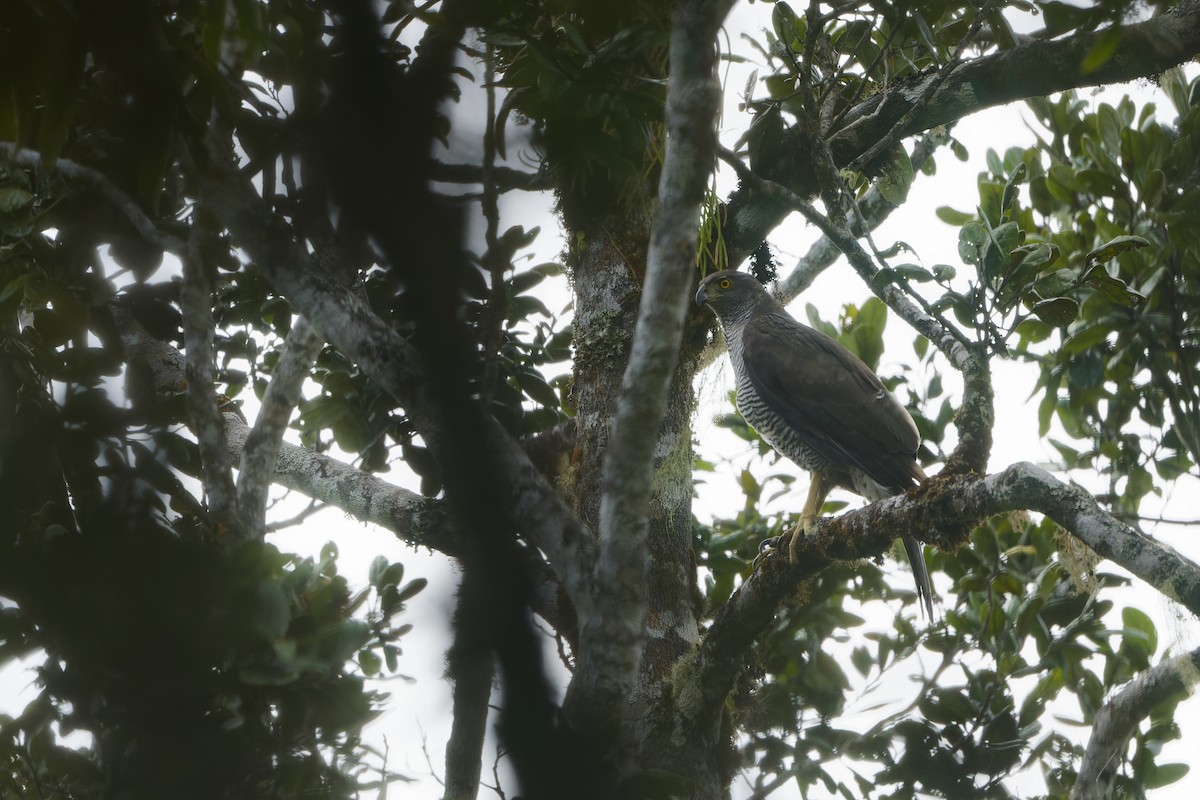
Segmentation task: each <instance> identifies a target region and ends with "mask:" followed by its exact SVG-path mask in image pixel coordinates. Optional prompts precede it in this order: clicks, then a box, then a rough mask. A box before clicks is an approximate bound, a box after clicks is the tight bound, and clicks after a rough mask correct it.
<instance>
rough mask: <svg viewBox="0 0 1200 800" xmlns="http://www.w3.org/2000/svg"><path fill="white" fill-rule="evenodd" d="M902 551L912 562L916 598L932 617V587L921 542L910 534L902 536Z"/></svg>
mask: <svg viewBox="0 0 1200 800" xmlns="http://www.w3.org/2000/svg"><path fill="white" fill-rule="evenodd" d="M902 539H903V541H904V552H905V553H908V561H909V563H910V564H912V571H913V580H915V581H916V583H917V599H918V600H921V601H922V602H924V604H925V613H926V614H927V615H928V618H929V619H931V620H932V619H933V589H932V588H931V587H930V585H929V569H928V568H927V567H926V566H925V554H924V552H922V550H921V543H920V542H918V541H917V540H916V539H914V538H912V537H911V536H904V537H902Z"/></svg>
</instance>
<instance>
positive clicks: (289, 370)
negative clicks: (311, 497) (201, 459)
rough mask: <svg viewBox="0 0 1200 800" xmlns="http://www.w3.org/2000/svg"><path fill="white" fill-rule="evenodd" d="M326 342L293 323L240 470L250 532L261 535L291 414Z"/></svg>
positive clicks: (307, 327)
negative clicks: (281, 446) (274, 475)
mask: <svg viewBox="0 0 1200 800" xmlns="http://www.w3.org/2000/svg"><path fill="white" fill-rule="evenodd" d="M322 344H323V340H322V339H321V337H320V336H319V335H318V334H317V332H316V331H314V330H313V328H312V326H311V325H310V324H309V323H308V320H306V319H305V318H304V317H297V318H296V319H295V320H294V321H293V322H292V329H291V330H290V331H289V332H288V335H287V340H286V341H285V342H284V345H283V349H282V351H281V352H280V353H279V359H278V360H277V361H276V362H275V369H274V370H273V371H272V372H271V381H270V383H268V384H267V389H266V391H265V392H263V397H262V405H261V406H260V408H259V412H258V417H257V418H256V419H255V420H254V428H253V430H251V431H250V433H249V435H248V436H247V437H246V444H245V446H244V447H243V449H242V457H241V461H240V464H241V467H240V469H239V470H238V481H237V492H238V506H239V508H240V509H241V512H242V518H243V519H244V520H245V521H246V522H247V524H249V525H250V527H251V531H253V532H256V533H257V534H261V532H262V530H263V526H264V525H265V523H266V511H267V490H268V489H269V488H270V485H271V481H272V474H273V473H274V472H275V464H276V461H277V460H278V455H279V447H280V444H281V443H282V442H283V434H284V431H286V430H287V425H288V421H289V420H290V419H291V416H292V410H293V409H295V407H296V403H298V402H299V401H300V390H301V388H302V387H303V385H304V380H305V378H307V377H308V375H309V369H310V368H311V367H312V363H313V361H314V360H315V359H316V357H317V353H319V352H320V350H321V345H322Z"/></svg>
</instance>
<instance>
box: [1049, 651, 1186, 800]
mask: <svg viewBox="0 0 1200 800" xmlns="http://www.w3.org/2000/svg"><path fill="white" fill-rule="evenodd" d="M1197 681H1200V649H1196V650H1193V651H1192V652H1190V653H1184V654H1183V655H1180V656H1176V657H1175V658H1172V659H1171V660H1169V661H1163V662H1161V663H1159V664H1156V665H1155V666H1154V667H1153V668H1152V669H1149V670H1147V671H1146V672H1143V673H1142V674H1141V675H1139V676H1137V677H1136V678H1134V679H1133V680H1131V681H1130V682H1129V683H1128V684H1126V685H1125V687H1124V688H1123V689H1121V691H1119V692H1117V693H1116V694H1115V695H1113V696H1112V698H1110V699H1109V701H1108V702H1107V703H1105V704H1104V707H1103V708H1101V709H1100V710H1099V711H1098V712H1097V713H1096V720H1095V723H1094V724H1093V725H1092V735H1091V738H1090V739H1088V746H1087V751H1086V752H1084V754H1083V761H1082V762H1081V763H1080V765H1079V777H1078V778H1077V779H1076V781H1075V786H1074V787H1072V789H1071V800H1092V799H1093V798H1098V797H1109V796H1110V794H1111V792H1112V781H1113V778H1114V777H1115V776H1116V767H1117V766H1118V765H1120V764H1121V762H1122V760H1123V756H1124V753H1125V747H1126V746H1127V745H1128V744H1129V738H1130V737H1131V736H1133V732H1134V730H1136V729H1137V726H1138V723H1139V722H1141V721H1142V720H1143V719H1145V718H1146V717H1147V716H1149V714H1150V712H1151V711H1153V710H1154V707H1155V706H1157V705H1159V704H1160V703H1163V702H1166V701H1168V700H1171V699H1172V698H1179V697H1183V696H1186V695H1190V694H1192V692H1194V691H1195V689H1196V682H1197Z"/></svg>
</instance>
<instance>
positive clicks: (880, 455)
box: [696, 270, 933, 617]
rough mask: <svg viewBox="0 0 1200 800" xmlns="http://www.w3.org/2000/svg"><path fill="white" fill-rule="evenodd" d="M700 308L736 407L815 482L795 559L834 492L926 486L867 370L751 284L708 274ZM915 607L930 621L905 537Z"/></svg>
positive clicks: (900, 425) (906, 427)
mask: <svg viewBox="0 0 1200 800" xmlns="http://www.w3.org/2000/svg"><path fill="white" fill-rule="evenodd" d="M696 303H697V305H708V306H709V307H710V308H711V309H712V310H713V311H714V312H715V313H716V315H717V319H718V320H720V322H721V328H722V329H723V330H724V332H725V344H726V346H727V347H728V348H729V360H730V362H731V363H732V364H733V374H734V377H735V378H736V380H737V405H738V410H739V411H741V413H742V416H743V417H744V418H745V420H746V422H747V423H749V424H750V426H751V427H753V428H754V430H756V431H758V433H759V435H760V436H762V438H763V439H765V440H766V441H767V443H768V444H770V445H771V446H772V447H774V448H775V449H776V450H778V451H779V452H780V453H782V454H783V455H785V456H787V457H788V458H790V459H791V460H792V461H794V462H796V464H798V465H799V466H801V467H803V468H804V469H806V470H809V471H811V472H812V483H811V484H809V490H808V499H807V501H806V502H805V504H804V510H803V511H802V512H801V513H800V521H799V523H798V524H797V525H796V527H795V528H793V530H792V533H791V547H790V549H789V553H790V554H791V555H792V556H793V557H794V554H795V550H796V546H797V543H798V542H799V536H800V531H808V530H809V529H811V527H812V525H813V524H814V523H815V522H816V521H817V519H818V518H819V516H820V514H821V507H822V506H823V505H824V504H825V497H826V495H828V494H829V491H830V490H831V489H833V488H834V487H835V486H840V487H843V488H846V489H850V490H852V491H854V492H857V493H858V494H860V495H862V496H864V497H865V498H867V500H868V501H870V502H875V501H876V500H881V499H883V498H885V497H889V496H891V495H895V494H900V493H901V492H903V491H905V490H906V489H908V488H910V487H912V486H914V485H916V484H917V483H919V482H921V481H923V480H924V479H925V472H924V471H923V470H922V469H921V466H920V464H918V463H917V448H918V447H919V446H920V444H921V436H920V434H919V433H918V432H917V426H916V425H915V424H914V423H913V420H912V417H910V416H909V414H908V412H907V411H906V410H905V409H904V406H902V405H900V403H899V402H898V401H897V400H896V398H895V397H893V396H892V394H891V393H890V392H888V390H887V389H886V388H884V385H883V384H882V383H881V382H880V380H879V378H878V377H877V376H876V375H875V373H874V372H872V371H871V369H870V367H868V366H867V365H866V364H864V363H863V362H862V360H861V359H859V358H858V356H856V355H854V354H853V353H851V352H850V351H849V350H847V349H846V348H845V347H843V346H842V345H840V344H838V343H837V342H836V341H835V340H833V339H831V338H830V337H828V336H826V335H825V334H823V333H821V332H820V331H817V330H814V329H812V328H810V327H808V326H807V325H802V324H801V323H799V322H797V321H796V320H795V319H794V318H793V317H792V316H791V315H790V314H788V312H787V311H786V310H785V309H784V308H783V306H782V305H780V304H779V302H778V301H776V300H775V298H773V297H771V295H770V294H769V293H768V292H767V291H766V290H765V289H764V288H763V287H762V285H761V284H760V283H759V282H758V281H757V280H755V279H754V278H753V277H752V276H750V275H747V274H745V273H742V272H736V271H734V270H722V271H720V272H714V273H712V274H711V275H709V276H708V277H706V278H705V279H704V280H703V281H701V283H700V288H699V290H698V291H697V292H696ZM903 541H904V549H905V552H907V553H908V558H909V561H910V562H911V563H912V569H913V576H914V578H915V579H916V583H917V597H918V598H919V599H920V600H921V601H922V602H923V603H924V605H925V610H926V612H927V613H928V614H929V615H930V616H931V617H932V615H933V595H932V593H931V591H930V586H929V572H928V570H927V569H926V568H925V559H924V557H923V555H922V553H921V545H920V543H918V542H917V541H916V540H915V539H913V538H912V537H909V536H905V537H903Z"/></svg>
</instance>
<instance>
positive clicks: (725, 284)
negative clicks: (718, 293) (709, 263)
mask: <svg viewBox="0 0 1200 800" xmlns="http://www.w3.org/2000/svg"><path fill="white" fill-rule="evenodd" d="M732 285H733V282H732V281H730V280H729V278H722V279H721V282H720V283H718V284H717V286H720V287H721V288H722V289H728V288H729V287H730V286H732Z"/></svg>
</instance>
